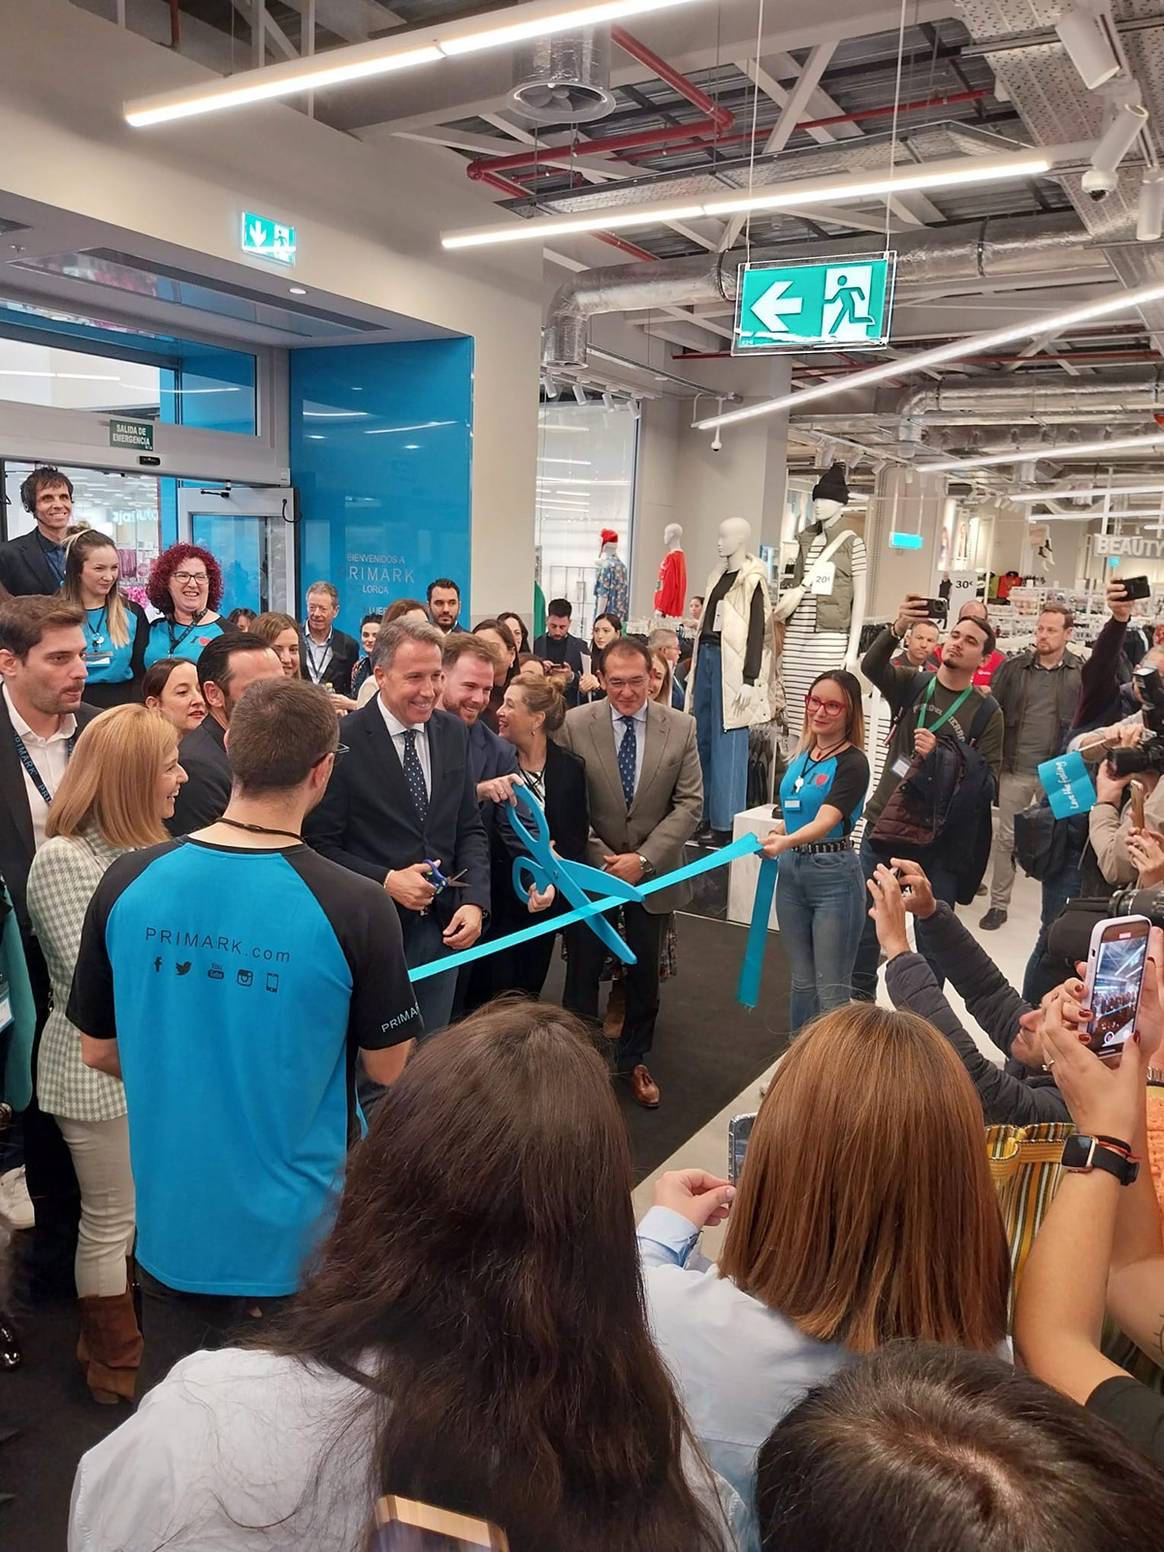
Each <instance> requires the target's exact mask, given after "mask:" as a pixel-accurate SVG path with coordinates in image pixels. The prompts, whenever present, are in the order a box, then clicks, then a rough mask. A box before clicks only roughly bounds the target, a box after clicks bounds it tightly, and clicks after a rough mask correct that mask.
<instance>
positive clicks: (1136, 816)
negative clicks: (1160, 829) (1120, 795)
mask: <svg viewBox="0 0 1164 1552" xmlns="http://www.w3.org/2000/svg"><path fill="white" fill-rule="evenodd" d="M1128 786H1129V789H1130V791H1131V805H1132V823H1133V824H1134V825H1135V827H1136V829H1137V830H1142V829H1143V828H1144V783H1143V782H1142V781H1134V780H1133V781H1131V782H1129V783H1128Z"/></svg>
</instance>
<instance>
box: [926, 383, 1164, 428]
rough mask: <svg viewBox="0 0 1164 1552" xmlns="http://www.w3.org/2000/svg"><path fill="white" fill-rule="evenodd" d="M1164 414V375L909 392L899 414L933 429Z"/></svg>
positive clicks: (1066, 421)
mask: <svg viewBox="0 0 1164 1552" xmlns="http://www.w3.org/2000/svg"><path fill="white" fill-rule="evenodd" d="M1159 410H1164V385H1162V384H1161V382H1160V378H1159V374H1155V375H1153V376H1151V377H1148V378H1138V379H1136V380H1135V381H1134V382H1111V381H1108V382H1105V383H1081V382H1078V381H1073V382H1069V383H1059V384H1055V385H1040V386H1037V387H1036V386H1033V385H1032V386H1031V387H1026V388H1020V387H1009V386H1008V387H1006V388H1001V387H987V386H984V385H982V384H979V385H977V386H976V387H974V388H944V387H938V388H921V389H918V390H916V391H915V392H913V393H910V394H907V395H906V397H905V398H904V399H903V400H902V401H901V403H900V405H899V406H898V411H897V413H898V414H899V415H900V416H901V418H902V420H904V421H915V420H924V421H925V423H926V425H928V426H959V425H978V426H1007V425H1022V424H1034V425H1051V424H1058V423H1064V424H1066V423H1069V422H1073V421H1074V422H1084V421H1089V420H1129V419H1136V418H1138V417H1140V416H1147V415H1153V414H1155V413H1156V412H1157V411H1159Z"/></svg>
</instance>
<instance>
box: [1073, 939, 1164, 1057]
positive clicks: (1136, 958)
mask: <svg viewBox="0 0 1164 1552" xmlns="http://www.w3.org/2000/svg"><path fill="white" fill-rule="evenodd" d="M1151 930H1152V923H1151V922H1150V921H1149V920H1148V918H1147V917H1146V916H1109V917H1108V918H1107V919H1106V920H1105V921H1101V922H1097V923H1096V925H1095V929H1094V931H1093V932H1092V934H1091V947H1090V949H1089V951H1088V955H1087V975H1086V977H1085V981H1086V985H1087V1005H1088V1007H1090V1008H1091V1010H1092V1015H1093V1016H1092V1020H1091V1031H1090V1034H1091V1038H1090V1040H1089V1042H1088V1044H1089V1045H1090V1048H1091V1049H1092V1050H1093V1051H1094V1052H1095V1054H1096V1056H1099V1057H1101V1058H1103V1059H1104V1060H1109V1059H1112V1058H1116V1057H1118V1056H1119V1054H1120V1052H1121V1051H1122V1050H1123V1048H1124V1046H1125V1045H1126V1044H1127V1042H1128V1041H1129V1040H1130V1039H1131V1036H1132V1032H1133V1030H1134V1029H1135V1027H1136V1009H1137V1008H1138V1007H1139V1003H1140V987H1141V985H1142V984H1143V980H1144V967H1145V965H1146V964H1147V962H1148V934H1149V932H1151Z"/></svg>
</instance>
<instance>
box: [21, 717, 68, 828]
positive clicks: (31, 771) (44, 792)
mask: <svg viewBox="0 0 1164 1552" xmlns="http://www.w3.org/2000/svg"><path fill="white" fill-rule="evenodd" d="M12 737H13V739H14V741H15V743H16V753H17V754H18V755H19V756H20V763H21V765H23V766H24V769H25V770H26V771H27V773H28V779H29V781H31V782H32V784H33V786H34V787H35V788H36V790H37V791H38V792H39V793H40V795H41V797H42V798H43V800H44V804H45V807H46V808H48V807H51V805H52V801H53V795H52V793H51V792H50V791H49V789H48V788H47V787H46V786H45V784H44V777H43V776H42V775H41V773H40V771H39V770H37V768H36V765H35V763H34V761H33V758H32V756H31V755H30V754H29V752H28V747H27V745H26V744H25V742H24V740H23V738H21V736H20V734H19V733H18V732H17V731H16V729H15V728H13V729H12ZM76 742H77V735H76V733H72V734H70V735H69V737H68V738H67V739H66V740H65V749H66V750H67V751H68V753H69V754H70V755H71V754H72V753H73V745H74V744H75V743H76Z"/></svg>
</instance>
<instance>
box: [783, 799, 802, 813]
mask: <svg viewBox="0 0 1164 1552" xmlns="http://www.w3.org/2000/svg"><path fill="white" fill-rule="evenodd" d="M783 808H784V812H785V813H786V814H798V813H799V812H800V799H799V798H785V799H784V803H783Z"/></svg>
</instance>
